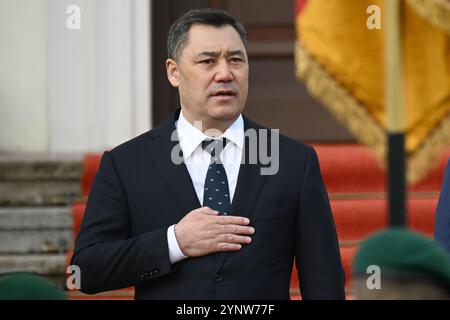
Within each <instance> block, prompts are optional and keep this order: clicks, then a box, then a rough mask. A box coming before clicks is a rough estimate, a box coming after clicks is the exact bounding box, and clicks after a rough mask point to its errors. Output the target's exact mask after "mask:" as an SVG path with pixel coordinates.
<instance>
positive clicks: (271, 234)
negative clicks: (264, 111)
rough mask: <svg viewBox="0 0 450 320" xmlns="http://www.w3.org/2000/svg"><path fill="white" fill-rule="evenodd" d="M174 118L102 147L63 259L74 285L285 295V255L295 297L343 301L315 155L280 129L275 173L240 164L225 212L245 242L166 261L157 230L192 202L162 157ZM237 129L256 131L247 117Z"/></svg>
mask: <svg viewBox="0 0 450 320" xmlns="http://www.w3.org/2000/svg"><path fill="white" fill-rule="evenodd" d="M178 116H179V110H178V111H177V112H175V113H174V114H173V115H172V116H171V117H170V118H169V119H168V120H166V121H165V122H164V123H163V124H162V125H161V126H159V127H157V128H155V129H154V130H151V131H149V132H147V133H145V134H143V135H141V136H139V137H137V138H134V139H133V140H131V141H128V142H126V143H125V144H122V145H120V146H118V147H117V148H115V149H113V150H112V151H110V152H105V153H104V155H103V157H102V160H101V164H100V169H99V172H98V174H97V175H96V177H95V179H94V182H93V184H92V189H91V191H90V194H89V198H88V202H87V207H86V212H85V216H84V219H83V223H82V226H81V230H80V233H79V235H78V238H77V240H76V244H75V250H74V256H73V259H72V264H75V265H78V266H79V267H80V268H81V291H83V292H85V293H91V294H92V293H97V292H100V291H105V290H112V289H117V288H122V287H128V286H135V294H136V299H289V297H290V293H289V288H290V277H291V273H292V267H293V262H294V257H295V261H296V266H297V268H298V275H299V278H300V287H301V293H302V296H303V298H304V299H342V298H344V297H345V296H344V272H343V268H342V263H341V258H340V254H339V245H338V239H337V235H336V230H335V224H334V221H333V217H332V214H331V209H330V204H329V200H328V196H327V192H326V189H325V186H324V184H323V181H322V177H321V174H320V168H319V162H318V159H317V156H316V153H315V151H314V150H313V149H312V148H311V147H308V146H306V145H303V144H301V143H299V142H297V141H295V140H293V139H290V138H287V137H285V136H282V135H280V140H279V154H280V157H279V158H280V159H279V171H278V173H277V174H276V175H261V174H260V169H261V167H262V166H263V165H262V164H261V163H260V162H258V163H257V164H249V163H245V164H241V167H240V171H239V176H238V182H237V186H236V191H235V195H234V197H233V202H232V204H231V206H232V211H231V212H232V214H233V215H241V216H246V217H248V218H249V219H250V221H251V225H252V226H253V227H254V228H255V229H256V233H255V234H254V235H253V236H252V243H251V244H249V245H244V246H243V248H242V249H241V250H240V251H237V252H226V253H219V254H210V255H206V256H203V257H197V258H187V259H185V260H183V261H181V262H178V263H176V264H174V265H172V264H171V263H170V260H169V251H168V244H167V235H166V234H167V228H168V227H169V226H170V225H172V224H175V223H177V222H178V221H180V220H181V219H182V218H183V217H184V216H185V215H186V214H187V213H189V212H190V211H191V210H193V209H196V208H199V207H201V204H200V203H199V200H198V198H197V195H196V193H195V189H194V187H193V185H192V181H191V178H190V176H189V173H188V171H187V168H186V166H185V165H184V164H181V165H176V164H174V163H173V162H172V161H171V150H172V148H173V147H174V146H175V145H176V144H177V142H176V141H171V134H172V132H174V130H176V129H175V121H176V120H177V119H178ZM244 128H245V129H246V130H247V129H249V128H253V129H262V127H261V126H259V125H257V124H256V123H253V122H252V121H250V120H249V119H248V118H247V117H244ZM246 142H248V141H246ZM245 150H249V149H248V144H246V148H245Z"/></svg>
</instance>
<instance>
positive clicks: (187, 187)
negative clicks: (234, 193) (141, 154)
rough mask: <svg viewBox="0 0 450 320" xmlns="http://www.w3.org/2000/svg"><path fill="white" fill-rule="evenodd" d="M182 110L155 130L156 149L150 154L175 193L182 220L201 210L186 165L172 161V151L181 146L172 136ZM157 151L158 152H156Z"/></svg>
mask: <svg viewBox="0 0 450 320" xmlns="http://www.w3.org/2000/svg"><path fill="white" fill-rule="evenodd" d="M179 114H180V109H178V110H177V111H176V112H175V113H174V114H173V115H172V116H171V117H170V118H169V119H167V120H166V121H165V122H164V123H163V124H162V125H161V126H160V127H158V128H156V129H155V130H153V132H152V135H153V136H154V138H155V143H156V144H157V145H156V148H154V151H153V152H150V156H151V157H152V159H153V161H154V163H155V165H156V168H157V169H158V170H159V172H160V173H161V176H162V178H163V179H164V180H165V181H166V183H167V184H168V185H169V187H170V189H171V190H172V191H173V196H174V199H175V200H177V201H178V202H179V203H180V205H181V207H182V209H183V211H182V215H181V216H180V217H178V218H179V219H181V218H182V217H183V216H184V215H186V214H187V213H188V212H190V211H192V210H194V209H197V208H200V207H201V204H200V202H199V201H198V197H197V194H196V192H195V189H194V185H193V184H192V179H191V177H190V175H189V172H188V170H187V167H186V165H185V164H184V162H183V163H181V164H175V163H174V162H173V161H172V158H171V154H172V150H174V148H175V147H176V146H177V145H178V146H179V144H178V139H177V140H176V141H172V134H173V132H175V130H176V128H175V121H176V119H178V116H179ZM175 134H176V133H175ZM155 151H156V152H155Z"/></svg>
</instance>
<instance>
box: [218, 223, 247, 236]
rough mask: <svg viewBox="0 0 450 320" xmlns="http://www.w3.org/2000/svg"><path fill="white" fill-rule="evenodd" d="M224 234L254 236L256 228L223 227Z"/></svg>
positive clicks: (229, 225)
mask: <svg viewBox="0 0 450 320" xmlns="http://www.w3.org/2000/svg"><path fill="white" fill-rule="evenodd" d="M221 231H222V234H244V235H252V234H254V233H255V228H253V227H246V226H239V225H234V224H228V225H222V230H221Z"/></svg>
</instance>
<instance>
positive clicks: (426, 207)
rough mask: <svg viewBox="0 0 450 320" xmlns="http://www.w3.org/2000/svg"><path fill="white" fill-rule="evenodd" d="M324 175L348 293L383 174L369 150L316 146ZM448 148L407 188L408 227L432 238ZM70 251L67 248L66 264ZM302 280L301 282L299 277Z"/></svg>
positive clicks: (93, 157)
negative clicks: (356, 256)
mask: <svg viewBox="0 0 450 320" xmlns="http://www.w3.org/2000/svg"><path fill="white" fill-rule="evenodd" d="M314 149H315V150H316V151H317V154H318V157H319V161H320V165H321V171H322V176H323V179H324V182H325V184H326V186H327V190H328V193H329V195H330V202H331V207H332V210H333V216H334V219H335V223H336V229H337V233H338V237H339V242H340V251H341V258H342V263H343V266H344V270H345V275H346V290H347V291H348V292H350V283H351V263H352V260H353V257H354V255H355V253H356V251H357V246H358V244H359V243H360V242H361V241H362V240H364V238H366V237H367V236H368V235H370V234H372V233H374V232H376V231H379V230H381V229H383V228H386V227H387V225H388V213H387V195H386V181H387V178H386V172H385V169H384V168H383V167H382V166H381V165H380V163H379V162H378V161H377V159H376V158H375V156H374V155H373V154H372V153H371V151H370V150H369V149H368V148H367V147H365V146H361V145H358V144H316V145H314ZM449 157H450V150H448V152H446V153H445V154H443V155H442V157H441V159H439V161H437V162H436V164H435V168H434V169H433V170H431V172H430V173H429V174H428V175H427V176H426V177H425V178H424V179H422V180H421V181H419V182H418V183H416V184H415V185H413V186H411V187H409V189H408V203H407V207H408V217H407V218H408V220H407V221H408V226H409V227H410V228H411V229H414V230H416V231H419V232H422V233H424V234H426V235H428V236H430V237H431V236H432V234H433V229H434V213H435V210H436V204H437V199H438V193H439V190H440V188H441V184H442V178H443V174H444V169H445V165H446V164H447V159H448V158H449ZM100 158H101V155H100V154H88V155H86V156H85V157H84V164H83V176H82V178H81V187H82V191H83V195H84V196H87V195H88V193H89V190H90V186H91V184H92V181H93V179H94V176H95V174H96V172H97V170H98V168H99V161H100ZM84 209H85V204H84V203H78V204H73V206H72V213H73V220H74V237H76V235H77V233H78V231H79V228H80V225H81V221H82V217H83V214H84ZM71 254H72V253H71V252H68V262H69V261H70V257H71ZM295 273H296V270H295V268H294V271H293V273H292V277H291V298H292V299H301V297H300V295H299V282H298V279H297V276H296V274H295ZM300 281H301V280H300ZM133 295H134V291H133V288H126V289H121V290H115V291H111V292H107V293H103V294H100V295H95V296H87V295H83V294H81V293H79V292H77V291H76V290H75V291H72V292H71V295H70V296H71V299H132V298H133Z"/></svg>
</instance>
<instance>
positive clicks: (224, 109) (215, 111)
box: [210, 105, 242, 121]
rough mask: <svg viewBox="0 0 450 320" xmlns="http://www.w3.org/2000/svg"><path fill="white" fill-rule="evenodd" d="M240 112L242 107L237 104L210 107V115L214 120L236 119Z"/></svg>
mask: <svg viewBox="0 0 450 320" xmlns="http://www.w3.org/2000/svg"><path fill="white" fill-rule="evenodd" d="M241 112H242V109H241V108H239V107H237V106H230V105H228V106H227V105H221V106H214V107H212V108H211V112H210V116H211V118H213V119H215V120H219V121H229V120H233V119H236V118H237V117H238V116H239V114H240V113H241Z"/></svg>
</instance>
